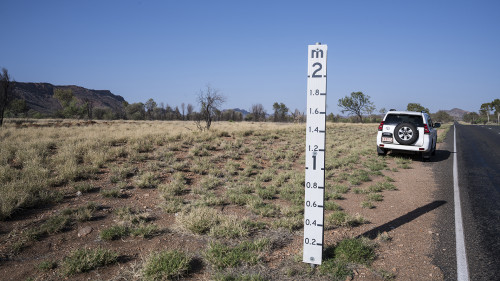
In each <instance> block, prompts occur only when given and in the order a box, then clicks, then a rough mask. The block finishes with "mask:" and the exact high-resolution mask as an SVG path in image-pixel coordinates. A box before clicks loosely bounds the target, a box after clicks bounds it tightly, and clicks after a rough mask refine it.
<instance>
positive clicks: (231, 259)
mask: <svg viewBox="0 0 500 281" xmlns="http://www.w3.org/2000/svg"><path fill="white" fill-rule="evenodd" d="M268 246H269V240H267V239H261V240H256V241H253V242H247V241H244V242H242V243H240V244H238V245H237V246H234V247H231V246H227V245H224V244H222V243H219V242H211V243H210V244H209V245H208V249H207V250H206V251H205V259H206V260H207V261H208V262H209V263H210V264H211V265H212V266H214V267H215V268H217V269H224V268H227V267H237V266H239V265H241V264H247V265H255V264H257V263H258V262H259V261H260V259H261V256H260V253H261V252H262V251H263V250H264V249H266V248H267V247H268Z"/></svg>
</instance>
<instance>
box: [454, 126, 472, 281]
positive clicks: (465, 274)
mask: <svg viewBox="0 0 500 281" xmlns="http://www.w3.org/2000/svg"><path fill="white" fill-rule="evenodd" d="M453 134H454V135H453V150H454V152H455V153H453V189H454V201H455V237H456V245H457V280H458V281H468V280H469V266H468V265H467V255H466V253H465V239H464V227H463V222H462V209H461V207H460V191H459V188H458V165H457V129H456V126H453Z"/></svg>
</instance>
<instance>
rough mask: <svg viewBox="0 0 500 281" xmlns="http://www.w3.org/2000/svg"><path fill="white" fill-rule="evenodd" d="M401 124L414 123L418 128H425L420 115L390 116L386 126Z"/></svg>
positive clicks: (385, 122) (386, 120)
mask: <svg viewBox="0 0 500 281" xmlns="http://www.w3.org/2000/svg"><path fill="white" fill-rule="evenodd" d="M400 123H412V124H414V125H415V126H417V127H422V126H424V122H423V120H422V116H420V115H403V114H389V115H387V117H386V118H385V121H384V124H385V125H396V124H400Z"/></svg>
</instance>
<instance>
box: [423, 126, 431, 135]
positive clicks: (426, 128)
mask: <svg viewBox="0 0 500 281" xmlns="http://www.w3.org/2000/svg"><path fill="white" fill-rule="evenodd" d="M430 133H431V132H429V127H427V124H424V134H426V135H428V134H430Z"/></svg>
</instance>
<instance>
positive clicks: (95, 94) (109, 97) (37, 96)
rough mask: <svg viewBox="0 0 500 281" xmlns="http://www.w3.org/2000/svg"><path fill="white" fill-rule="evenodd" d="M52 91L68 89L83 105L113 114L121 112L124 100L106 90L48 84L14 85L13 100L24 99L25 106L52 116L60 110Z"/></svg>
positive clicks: (20, 83)
mask: <svg viewBox="0 0 500 281" xmlns="http://www.w3.org/2000/svg"><path fill="white" fill-rule="evenodd" d="M54 89H63V90H66V89H70V90H71V91H72V93H73V95H74V96H75V98H76V99H77V100H78V101H79V102H81V103H82V104H83V103H84V101H85V100H89V101H91V102H92V106H93V107H94V108H102V109H111V110H113V111H114V112H118V111H121V110H122V107H123V102H124V101H125V99H124V98H123V97H121V96H118V95H115V94H113V93H111V92H110V91H108V90H91V89H86V88H83V87H79V86H73V85H71V86H55V85H52V84H49V83H24V82H16V83H15V84H14V89H13V93H14V98H15V99H24V100H25V101H26V105H27V106H28V107H29V108H30V109H32V110H35V111H37V112H40V113H42V114H44V115H53V114H54V113H56V112H57V111H58V110H60V109H61V105H60V104H59V101H58V100H57V99H55V98H54Z"/></svg>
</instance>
